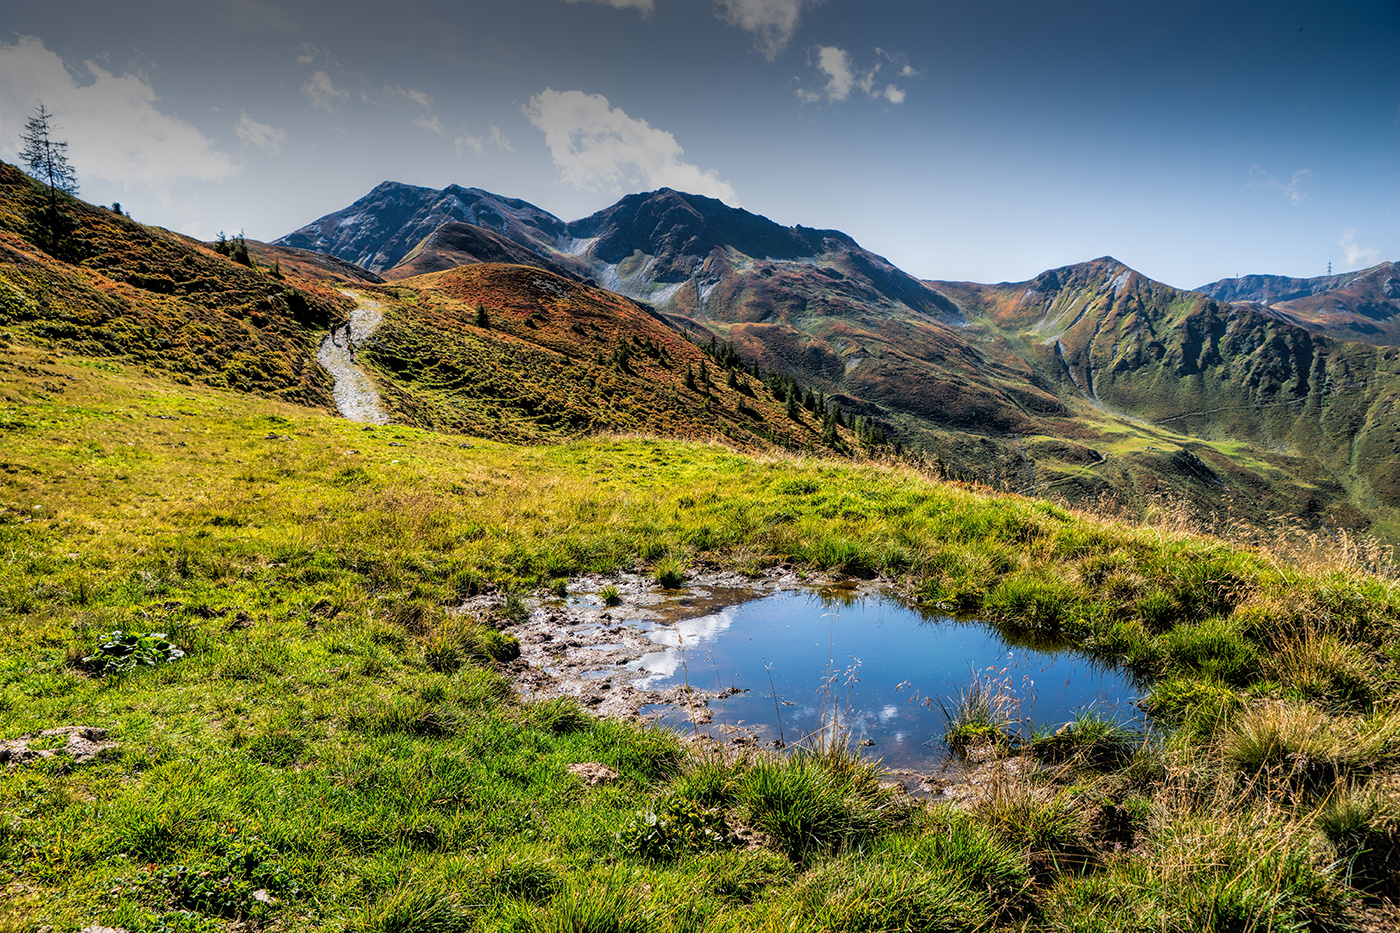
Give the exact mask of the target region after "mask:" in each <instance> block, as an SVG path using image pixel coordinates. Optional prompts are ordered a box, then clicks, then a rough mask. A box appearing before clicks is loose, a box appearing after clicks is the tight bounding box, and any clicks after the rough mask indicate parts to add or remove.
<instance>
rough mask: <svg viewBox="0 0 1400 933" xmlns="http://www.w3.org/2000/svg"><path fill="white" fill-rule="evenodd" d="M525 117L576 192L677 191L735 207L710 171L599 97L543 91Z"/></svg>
mask: <svg viewBox="0 0 1400 933" xmlns="http://www.w3.org/2000/svg"><path fill="white" fill-rule="evenodd" d="M524 109H525V116H526V117H528V118H529V120H530V122H531V123H533V124H534V125H535V127H536V128H538V129H539V130H541V131H542V132H543V133H544V138H545V143H546V145H548V146H549V152H550V155H552V156H553V157H554V165H555V167H556V168H558V169H559V173H560V174H561V175H562V176H563V178H564V180H565V181H568V182H570V183H571V184H574V185H577V186H578V187H580V188H592V189H607V190H610V191H612V192H615V193H622V191H623V190H624V189H627V188H630V189H634V190H635V188H636V187H638V186H640V187H643V188H663V187H669V188H677V189H679V190H681V191H688V192H691V193H694V194H703V195H706V196H708V197H712V198H718V199H720V200H721V201H725V202H727V203H729V204H736V205H737V204H738V197H737V195H736V194H735V192H734V189H733V188H732V187H730V186H729V184H728V183H727V182H724V181H721V180H720V178H719V176H718V174H716V173H715V171H714V170H713V169H708V170H702V169H700V168H699V167H698V166H695V165H691V164H690V163H688V162H685V161H683V160H682V158H681V157H682V156H683V155H684V154H685V152H684V150H682V149H681V147H680V144H679V143H677V142H676V138H675V137H674V136H672V135H671V134H670V133H668V132H666V131H665V130H660V129H657V128H655V127H653V126H652V125H651V124H649V123H647V121H646V120H638V119H633V118H632V117H629V116H628V115H627V114H626V113H624V112H623V110H622V109H621V108H620V107H613V106H611V105H610V104H609V103H608V99H607V98H606V97H604V96H603V95H602V94H585V93H583V92H582V91H556V90H554V89H553V88H546V89H545V91H544V92H543V93H540V94H536V95H535V96H534V97H532V98H530V103H529V105H528V106H526V107H525V108H524Z"/></svg>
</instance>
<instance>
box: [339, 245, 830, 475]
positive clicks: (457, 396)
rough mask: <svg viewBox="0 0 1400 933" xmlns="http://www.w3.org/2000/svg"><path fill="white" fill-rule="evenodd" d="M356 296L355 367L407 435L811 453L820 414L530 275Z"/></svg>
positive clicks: (611, 308) (433, 277) (555, 278)
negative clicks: (380, 310) (621, 437)
mask: <svg viewBox="0 0 1400 933" xmlns="http://www.w3.org/2000/svg"><path fill="white" fill-rule="evenodd" d="M366 294H370V295H373V296H374V297H375V298H376V299H377V300H380V301H382V302H383V303H384V323H383V324H381V325H380V328H379V330H378V331H376V333H375V335H374V337H373V338H372V340H371V341H370V342H369V343H368V344H367V345H364V346H362V348H361V353H360V359H361V361H362V362H365V363H367V364H368V365H370V366H371V367H373V368H374V369H375V370H376V371H377V372H378V373H379V374H380V375H381V377H382V378H381V380H380V389H381V392H382V393H383V394H384V397H385V401H386V403H387V404H388V405H389V406H390V407H391V408H392V409H393V410H394V412H395V415H396V417H398V418H399V419H400V420H402V421H405V422H407V423H411V424H415V425H417V426H419V427H429V428H434V429H439V430H452V431H461V432H465V433H471V434H476V435H480V436H483V437H492V438H497V439H501V440H511V441H528V442H535V441H542V440H548V439H558V438H565V437H577V436H580V435H584V434H589V433H594V432H598V431H624V432H627V431H638V432H646V433H652V434H659V435H665V436H669V437H681V438H687V439H694V440H703V439H716V440H718V439H725V440H727V441H728V442H729V443H731V444H734V445H735V446H738V447H741V448H746V449H752V450H763V449H770V448H772V447H774V446H778V445H781V446H787V447H796V448H803V447H809V446H815V445H817V444H819V443H820V434H821V423H820V419H819V418H818V417H816V416H814V415H812V414H811V413H809V412H806V411H801V410H799V411H797V412H795V413H794V412H789V411H788V410H787V408H786V407H785V405H784V404H782V403H781V402H780V401H779V400H778V399H777V398H776V397H775V396H774V394H773V393H772V392H770V391H769V390H768V389H767V388H766V387H765V386H764V385H763V384H762V383H760V382H759V381H758V380H757V379H755V378H753V377H752V376H751V375H749V374H747V373H743V372H726V371H725V370H724V369H722V368H721V367H720V366H719V365H718V364H717V363H716V362H715V361H714V360H713V359H712V358H710V357H709V356H708V355H707V354H706V352H705V351H704V350H703V349H702V348H701V347H699V346H697V345H696V344H694V343H692V342H691V341H690V340H688V339H686V337H685V336H684V335H682V334H681V333H680V332H679V331H678V330H677V329H676V328H675V327H674V326H672V325H670V324H669V323H668V322H667V321H665V319H663V318H661V317H659V316H657V315H655V314H654V312H651V311H649V310H648V309H646V308H645V307H644V306H642V305H640V304H638V303H636V302H634V301H631V300H629V299H626V298H622V297H620V296H617V295H614V294H612V293H610V292H607V291H604V290H602V289H598V288H592V287H590V286H587V285H583V284H581V283H579V282H577V281H574V280H572V279H568V278H564V277H563V276H560V275H556V274H554V273H550V272H547V271H545V270H542V269H538V268H533V267H529V266H520V265H500V264H494V263H483V264H475V265H470V266H463V267H461V268H458V269H451V270H447V271H444V272H437V273H430V274H426V275H421V276H417V277H414V278H408V279H403V280H400V281H397V282H395V283H393V285H392V286H391V287H385V288H382V289H371V290H367V291H366ZM840 435H841V437H842V438H844V439H845V441H844V442H846V443H849V442H850V434H849V432H847V431H844V430H842V431H840Z"/></svg>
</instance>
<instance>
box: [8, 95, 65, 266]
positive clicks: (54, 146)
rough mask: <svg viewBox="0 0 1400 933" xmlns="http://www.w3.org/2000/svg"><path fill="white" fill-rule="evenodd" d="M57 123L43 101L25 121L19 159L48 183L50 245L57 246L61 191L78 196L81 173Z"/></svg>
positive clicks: (32, 173)
mask: <svg viewBox="0 0 1400 933" xmlns="http://www.w3.org/2000/svg"><path fill="white" fill-rule="evenodd" d="M57 129H58V127H57V126H56V125H55V124H54V119H53V112H52V111H50V110H49V109H48V108H47V107H45V106H44V104H43V102H42V101H40V103H39V105H38V106H37V107H35V108H34V113H33V115H32V116H30V118H29V120H28V122H26V123H25V125H24V132H23V133H22V134H20V141H21V142H22V143H24V148H22V149H21V150H20V154H19V155H20V160H21V161H22V162H24V164H25V165H27V166H29V174H31V175H33V176H34V177H35V178H36V179H38V180H39V181H42V182H44V183H45V184H47V185H48V186H49V209H48V217H47V221H48V224H47V225H48V228H49V231H48V232H49V246H50V249H51V250H52V249H56V248H57V247H58V241H59V228H60V226H61V223H60V217H59V212H58V193H59V192H60V191H62V192H63V193H64V194H67V195H74V196H76V195H77V193H78V174H77V172H75V171H73V166H72V164H71V163H70V162H69V161H68V143H67V142H66V141H61V140H57V139H54V132H55V131H56V130H57Z"/></svg>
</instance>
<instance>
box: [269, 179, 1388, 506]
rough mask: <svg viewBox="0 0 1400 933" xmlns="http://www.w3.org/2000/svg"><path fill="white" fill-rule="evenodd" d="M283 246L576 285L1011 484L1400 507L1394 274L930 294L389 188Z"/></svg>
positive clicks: (960, 286) (799, 261)
mask: <svg viewBox="0 0 1400 933" xmlns="http://www.w3.org/2000/svg"><path fill="white" fill-rule="evenodd" d="M398 218H407V219H406V220H405V221H404V222H403V224H402V225H401V226H398V227H396V226H395V221H396V220H397V219H398ZM473 218H474V219H475V220H485V221H487V222H488V223H490V224H492V225H493V226H491V227H490V228H487V227H483V226H480V225H476V224H475V220H474V219H473ZM279 242H281V243H285V244H288V245H304V246H307V247H309V248H316V247H315V244H317V243H319V244H321V246H322V248H326V249H330V250H338V251H339V252H335V253H334V254H335V255H339V256H341V257H342V258H345V259H349V260H352V261H360V260H361V259H363V261H364V262H366V263H369V266H370V268H375V269H376V271H379V272H380V274H382V275H384V276H385V277H386V278H389V279H396V280H399V281H404V282H416V281H417V279H414V278H410V277H411V276H415V275H417V274H419V273H420V272H423V271H429V270H437V269H443V268H450V267H452V266H454V265H460V264H463V263H468V262H474V261H479V260H481V259H486V258H488V257H489V258H490V259H491V260H492V261H510V262H517V263H520V264H524V265H534V266H537V267H541V268H549V269H551V270H553V271H556V272H567V273H569V274H571V275H572V276H573V277H574V278H575V279H576V280H582V281H584V282H589V283H597V284H598V285H601V286H603V287H604V288H607V289H608V290H610V291H612V292H615V293H618V294H621V295H623V296H626V297H630V298H633V299H636V300H640V301H643V302H646V303H648V304H649V305H651V306H652V307H654V308H655V309H656V310H657V311H659V312H660V313H662V314H664V315H665V316H666V317H667V318H669V319H670V320H671V321H673V322H675V323H677V324H678V325H680V326H681V327H683V328H685V329H687V330H688V331H690V332H691V333H692V334H697V335H704V337H701V338H700V339H707V338H708V337H709V336H710V335H714V336H716V337H717V338H719V339H721V340H724V341H727V342H729V343H731V344H732V345H733V346H734V347H735V348H736V349H737V350H738V351H739V353H740V354H741V355H742V357H743V358H744V359H746V360H748V361H750V362H752V363H753V364H756V365H757V366H759V367H761V368H762V369H763V370H765V371H770V372H772V371H776V372H781V373H784V374H787V375H791V376H793V377H794V378H797V379H798V380H800V381H801V382H803V383H804V384H806V385H811V386H813V387H814V388H817V389H820V390H821V391H823V392H825V393H826V395H827V396H828V397H830V398H833V399H836V400H839V402H840V404H841V405H842V406H843V407H844V408H845V409H846V410H847V411H851V412H854V413H857V414H860V415H862V416H863V417H866V418H869V419H873V420H874V421H876V422H878V423H880V424H883V425H885V426H886V427H887V428H888V429H889V430H890V431H892V432H894V434H895V435H896V436H898V437H902V438H903V439H904V440H905V441H906V442H907V443H909V444H911V445H913V446H917V447H923V448H924V449H926V450H934V451H939V454H938V457H939V461H940V462H942V461H943V460H944V458H945V455H946V458H947V460H948V461H949V462H950V463H953V462H956V463H959V464H980V465H981V466H980V467H979V468H978V470H977V474H976V475H979V476H983V477H988V476H990V477H993V478H994V481H995V482H997V483H1001V484H1004V485H1006V486H1008V487H1009V488H1018V489H1026V490H1029V491H1038V490H1043V489H1047V488H1048V489H1058V490H1060V492H1061V494H1064V495H1067V496H1069V497H1070V498H1071V499H1091V498H1093V497H1095V496H1097V495H1101V494H1109V495H1112V496H1115V497H1118V498H1120V499H1121V498H1122V497H1128V498H1130V499H1131V498H1135V497H1137V498H1143V497H1145V498H1148V499H1150V498H1152V497H1160V496H1182V497H1185V498H1186V499H1189V500H1190V501H1192V502H1194V503H1195V504H1196V507H1197V508H1198V509H1199V510H1200V511H1203V512H1208V511H1211V510H1214V509H1218V508H1219V507H1220V504H1221V502H1230V503H1232V505H1231V509H1232V510H1234V511H1235V513H1236V514H1240V515H1250V516H1253V519H1252V520H1263V519H1264V517H1265V516H1268V515H1277V514H1286V515H1305V516H1310V518H1308V519H1307V521H1310V522H1324V521H1325V522H1327V523H1331V524H1336V525H1344V526H1347V527H1353V528H1355V527H1364V526H1366V525H1367V524H1368V523H1369V522H1371V521H1372V520H1373V519H1374V518H1375V517H1376V516H1380V515H1383V514H1391V513H1387V512H1386V511H1385V510H1386V509H1392V510H1394V509H1396V508H1397V507H1400V468H1397V467H1396V466H1394V464H1393V462H1392V461H1393V460H1394V457H1393V455H1392V450H1393V449H1394V450H1395V451H1397V452H1400V411H1395V412H1392V411H1391V410H1390V408H1389V407H1387V406H1388V403H1387V402H1386V401H1385V400H1386V399H1387V398H1389V397H1392V395H1396V396H1400V363H1397V355H1396V354H1394V353H1387V352H1386V351H1378V350H1377V349H1375V348H1374V347H1368V346H1365V344H1367V343H1372V344H1376V343H1384V342H1386V340H1387V339H1388V336H1387V335H1388V334H1389V333H1390V332H1391V331H1390V330H1389V328H1391V327H1392V325H1393V323H1394V321H1393V320H1392V314H1393V307H1392V306H1391V304H1389V302H1391V301H1392V300H1393V299H1392V298H1390V297H1389V296H1388V295H1387V290H1388V289H1389V290H1391V291H1395V290H1396V289H1397V288H1400V283H1396V284H1392V280H1393V279H1394V278H1395V276H1394V275H1393V272H1394V268H1393V267H1392V266H1391V265H1390V264H1383V265H1382V266H1377V267H1375V268H1374V269H1372V270H1367V271H1366V272H1364V273H1351V274H1347V275H1343V276H1335V277H1332V278H1331V279H1329V280H1328V281H1325V282H1318V281H1315V280H1286V279H1283V278H1281V277H1252V278H1251V279H1249V280H1235V281H1229V280H1226V281H1223V282H1220V283H1212V285H1211V286H1207V287H1206V290H1202V291H1187V290H1182V289H1177V288H1173V287H1171V286H1168V285H1166V284H1164V283H1161V282H1156V281H1153V280H1152V279H1149V278H1147V277H1146V276H1143V275H1141V274H1140V273H1138V272H1136V271H1135V270H1132V269H1130V268H1129V267H1127V266H1125V265H1123V264H1122V263H1119V262H1117V261H1116V260H1114V259H1113V258H1112V257H1101V258H1100V259H1096V260H1092V261H1089V262H1085V263H1078V264H1075V265H1071V266H1064V267H1061V268H1059V269H1052V270H1047V271H1046V272H1044V273H1042V274H1040V275H1039V276H1036V277H1035V278H1034V279H1031V280H1029V281H1026V282H1021V283H1001V284H998V285H981V284H977V283H968V282H941V281H920V280H917V279H915V278H914V277H912V276H910V275H908V274H907V273H905V272H904V271H903V270H900V269H899V268H897V267H895V266H894V265H893V264H891V263H889V262H888V261H887V260H885V259H884V258H883V257H880V256H877V255H875V254H874V253H871V252H869V251H868V250H865V249H863V248H862V247H861V246H860V245H859V244H858V243H857V242H856V241H855V240H854V239H852V238H851V237H850V236H848V235H846V234H844V233H841V232H840V231H836V230H821V229H814V228H810V227H804V226H795V227H785V226H782V225H780V224H777V223H775V222H773V221H772V220H769V219H768V218H765V217H761V216H758V215H755V214H752V213H749V212H747V211H743V210H739V209H736V208H732V207H729V206H727V205H725V204H723V203H721V202H719V201H716V200H713V199H710V198H704V197H700V196H696V195H690V194H685V193H682V192H678V191H674V190H671V189H661V190H658V191H653V192H647V193H641V194H633V195H627V196H626V197H623V198H622V199H620V200H619V201H618V202H617V203H616V204H614V205H612V206H611V207H608V208H606V209H604V210H602V211H599V212H597V213H595V214H593V215H591V216H589V217H586V218H584V219H582V220H578V221H572V222H565V221H562V220H560V219H559V218H557V217H554V216H553V215H551V214H548V212H545V211H542V210H540V209H539V208H537V207H535V206H534V205H530V204H528V203H527V202H523V201H516V200H513V199H507V198H502V197H501V196H499V195H491V194H488V193H485V192H481V191H479V190H477V189H464V188H457V187H455V186H454V187H452V188H448V189H443V190H442V191H433V190H431V189H422V188H411V187H409V186H403V185H395V184H393V183H385V184H384V185H380V186H379V187H377V188H376V189H375V190H374V191H373V192H371V194H370V195H368V196H367V197H366V198H362V199H361V200H360V201H357V202H356V203H355V204H354V205H352V206H351V207H350V208H347V209H346V210H345V211H341V212H337V213H336V214H331V215H327V217H324V218H321V219H320V220H317V221H315V222H313V223H312V224H309V225H308V226H307V227H304V228H302V229H301V230H299V231H297V232H296V233H294V234H291V235H289V236H288V237H285V238H283V240H282V241H279ZM389 263H393V264H389ZM376 264H378V265H377V267H376ZM1211 291H1213V292H1214V293H1215V294H1214V295H1212V294H1209V293H1207V292H1211ZM1217 296H1218V297H1217ZM1256 296H1260V297H1256ZM1266 301H1267V302H1272V303H1266ZM1395 320H1400V318H1396V319H1395ZM1396 336H1397V338H1400V334H1397V335H1396ZM1395 342H1397V343H1400V339H1397V340H1396V341H1395ZM799 420H800V419H799ZM1241 445H1245V446H1241ZM1396 515H1397V517H1396V518H1395V520H1394V521H1395V527H1396V528H1397V529H1400V513H1396ZM1387 520H1388V521H1389V520H1390V519H1387Z"/></svg>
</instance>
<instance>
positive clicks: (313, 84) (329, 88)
mask: <svg viewBox="0 0 1400 933" xmlns="http://www.w3.org/2000/svg"><path fill="white" fill-rule="evenodd" d="M301 92H302V93H303V94H305V95H306V97H307V99H308V100H310V101H311V106H313V107H320V108H321V109H322V110H324V111H326V112H327V113H335V111H336V108H337V107H339V106H340V104H341V101H344V100H345V99H346V98H348V97H349V96H350V92H349V91H345V90H342V89H340V88H338V87H336V86H335V82H334V81H332V80H331V76H330V75H328V74H326V73H325V72H324V71H313V72H312V73H311V77H310V78H307V79H306V83H305V84H303V85H302V86H301Z"/></svg>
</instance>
